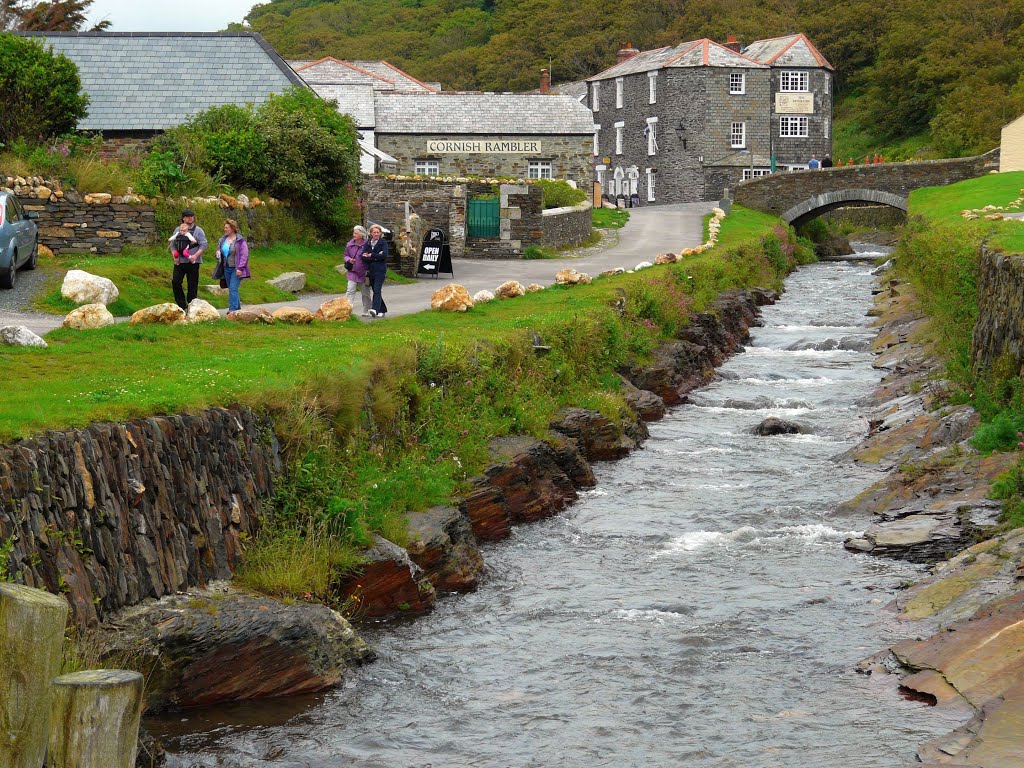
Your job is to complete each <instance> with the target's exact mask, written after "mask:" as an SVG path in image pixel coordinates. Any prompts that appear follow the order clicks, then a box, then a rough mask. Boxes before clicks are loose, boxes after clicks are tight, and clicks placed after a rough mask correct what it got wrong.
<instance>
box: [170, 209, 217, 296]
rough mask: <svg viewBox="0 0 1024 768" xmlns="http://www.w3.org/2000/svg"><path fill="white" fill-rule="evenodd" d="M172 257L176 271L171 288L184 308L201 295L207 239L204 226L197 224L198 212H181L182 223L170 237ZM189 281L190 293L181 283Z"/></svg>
mask: <svg viewBox="0 0 1024 768" xmlns="http://www.w3.org/2000/svg"><path fill="white" fill-rule="evenodd" d="M168 242H169V244H170V251H171V257H172V258H173V259H174V272H173V274H172V275H171V288H172V289H173V290H174V302H175V303H176V304H177V305H178V306H179V307H181V308H182V309H184V310H187V309H188V305H189V303H190V302H191V301H192V300H193V299H194V298H196V296H198V295H199V265H200V264H202V263H203V251H205V250H206V246H207V244H208V243H207V239H206V233H205V232H203V228H202V227H200V226H199V225H198V224H196V214H195V212H194V211H193V210H192V209H190V208H186V209H185V210H184V211H182V212H181V225H180V226H179V227H178V228H177V229H176V230H174V233H173V234H172V235H171V236H170V237H169V238H168ZM186 280H187V281H188V294H187V295H186V293H185V291H183V290H182V288H181V284H182V282H184V281H186Z"/></svg>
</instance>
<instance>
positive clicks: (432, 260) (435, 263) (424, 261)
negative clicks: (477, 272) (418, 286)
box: [416, 229, 455, 277]
mask: <svg viewBox="0 0 1024 768" xmlns="http://www.w3.org/2000/svg"><path fill="white" fill-rule="evenodd" d="M441 272H444V273H445V274H448V275H451V276H452V277H455V272H454V271H453V270H452V251H451V246H449V245H448V235H447V234H445V231H444V230H443V229H431V230H428V232H427V234H426V235H425V236H424V237H423V245H422V246H421V247H420V263H419V266H418V267H417V268H416V276H417V277H419V276H420V275H433V276H434V277H437V276H438V275H439V274H440V273H441Z"/></svg>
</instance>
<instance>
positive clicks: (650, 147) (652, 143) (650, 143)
mask: <svg viewBox="0 0 1024 768" xmlns="http://www.w3.org/2000/svg"><path fill="white" fill-rule="evenodd" d="M647 154H648V155H656V154H658V118H656V117H648V118H647Z"/></svg>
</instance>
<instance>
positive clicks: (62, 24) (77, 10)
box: [19, 0, 110, 32]
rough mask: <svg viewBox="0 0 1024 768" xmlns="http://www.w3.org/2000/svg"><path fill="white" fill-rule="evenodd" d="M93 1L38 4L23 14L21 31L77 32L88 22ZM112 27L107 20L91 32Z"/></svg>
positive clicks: (66, 0)
mask: <svg viewBox="0 0 1024 768" xmlns="http://www.w3.org/2000/svg"><path fill="white" fill-rule="evenodd" d="M92 4H93V0H50V2H41V3H36V4H35V5H32V6H29V7H28V8H26V9H25V10H24V11H22V13H21V25H20V27H19V28H20V29H21V30H23V31H26V32H77V31H79V30H82V29H84V27H85V24H86V22H87V21H88V14H89V8H90V7H91V6H92ZM109 26H110V22H109V21H108V20H106V19H104V20H103V21H101V22H99V23H98V24H94V25H93V26H92V27H90V28H89V30H88V31H89V32H102V31H103V30H105V29H107V28H108V27H109Z"/></svg>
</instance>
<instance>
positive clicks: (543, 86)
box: [540, 69, 551, 93]
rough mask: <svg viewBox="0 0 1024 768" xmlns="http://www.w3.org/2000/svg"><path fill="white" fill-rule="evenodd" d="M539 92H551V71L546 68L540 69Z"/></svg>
mask: <svg viewBox="0 0 1024 768" xmlns="http://www.w3.org/2000/svg"><path fill="white" fill-rule="evenodd" d="M540 92H541V93H551V73H550V72H548V71H547V70H546V69H542V70H541V71H540Z"/></svg>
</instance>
